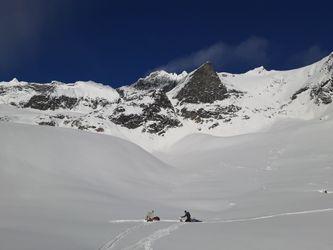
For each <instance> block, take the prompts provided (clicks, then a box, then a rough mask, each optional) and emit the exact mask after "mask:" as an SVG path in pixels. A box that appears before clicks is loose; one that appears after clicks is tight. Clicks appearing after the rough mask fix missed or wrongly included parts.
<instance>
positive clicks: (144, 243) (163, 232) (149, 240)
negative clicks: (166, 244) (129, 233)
mask: <svg viewBox="0 0 333 250" xmlns="http://www.w3.org/2000/svg"><path fill="white" fill-rule="evenodd" d="M182 225H184V224H183V223H176V224H172V225H171V226H169V227H166V228H162V229H159V230H157V231H155V232H154V233H152V234H151V235H149V236H147V237H145V238H143V239H141V240H140V241H138V242H137V243H135V244H134V245H132V246H129V247H127V248H125V250H135V249H141V248H144V249H145V250H153V247H152V245H153V243H154V242H155V241H157V240H159V239H161V238H163V237H165V236H167V235H169V234H171V232H173V231H175V230H177V229H178V228H179V227H180V226H182Z"/></svg>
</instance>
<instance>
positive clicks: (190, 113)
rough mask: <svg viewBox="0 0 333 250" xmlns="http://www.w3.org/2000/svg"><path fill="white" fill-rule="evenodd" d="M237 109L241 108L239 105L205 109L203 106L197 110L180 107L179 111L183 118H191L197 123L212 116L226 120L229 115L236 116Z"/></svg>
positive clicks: (228, 118)
mask: <svg viewBox="0 0 333 250" xmlns="http://www.w3.org/2000/svg"><path fill="white" fill-rule="evenodd" d="M239 110H241V108H240V107H238V106H235V105H229V106H225V107H216V109H215V110H205V109H203V108H200V109H198V110H187V109H186V108H182V109H181V110H180V113H181V116H183V117H184V118H185V119H191V120H194V121H195V122H197V123H202V122H203V120H204V119H212V118H213V119H217V120H224V121H226V122H228V121H229V120H230V118H231V117H235V116H237V115H236V113H237V112H238V111H239Z"/></svg>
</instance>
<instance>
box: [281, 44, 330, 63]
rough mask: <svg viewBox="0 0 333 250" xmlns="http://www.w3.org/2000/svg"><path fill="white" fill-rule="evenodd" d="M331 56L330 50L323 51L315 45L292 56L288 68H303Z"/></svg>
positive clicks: (288, 61)
mask: <svg viewBox="0 0 333 250" xmlns="http://www.w3.org/2000/svg"><path fill="white" fill-rule="evenodd" d="M328 54H329V51H328V50H325V49H322V48H321V47H320V46H318V45H313V46H311V47H309V48H308V49H306V50H303V51H300V52H299V53H296V54H294V55H292V56H291V57H290V58H289V59H288V60H287V66H289V67H302V66H306V65H309V64H312V63H314V62H316V61H319V60H320V59H322V58H323V57H325V56H327V55H328Z"/></svg>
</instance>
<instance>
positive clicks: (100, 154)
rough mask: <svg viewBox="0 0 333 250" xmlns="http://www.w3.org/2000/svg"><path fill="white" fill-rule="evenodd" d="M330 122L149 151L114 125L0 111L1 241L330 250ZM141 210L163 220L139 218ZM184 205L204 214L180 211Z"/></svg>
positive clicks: (8, 244) (10, 248) (78, 249)
mask: <svg viewBox="0 0 333 250" xmlns="http://www.w3.org/2000/svg"><path fill="white" fill-rule="evenodd" d="M331 111H332V110H328V111H327V114H331ZM332 127H333V119H332V117H331V116H330V115H328V116H327V118H326V119H325V120H312V121H295V120H289V121H287V120H284V121H280V122H278V123H276V124H275V125H274V126H273V127H271V128H270V130H268V131H266V132H264V133H252V134H248V135H239V136H233V137H225V138H222V137H214V136H210V135H205V134H194V135H189V136H187V137H185V138H183V139H182V140H181V141H179V142H178V143H176V144H175V145H173V146H172V147H170V148H169V149H168V150H164V151H163V152H159V153H155V154H154V155H152V154H149V153H147V152H146V151H144V150H142V149H141V148H140V147H138V146H136V145H134V144H132V143H130V142H127V141H125V140H122V139H118V138H116V137H112V136H107V135H102V134H92V133H85V132H82V131H77V130H70V129H62V128H49V127H40V126H31V125H25V124H14V123H8V122H0V138H1V141H0V187H1V188H0V201H1V202H0V221H1V223H0V242H1V245H0V246H1V247H0V248H1V249H4V250H17V249H25V250H44V249H48V250H59V249H66V250H67V249H70V250H85V249H87V250H88V249H89V250H91V249H96V250H97V249H103V250H106V249H207V250H210V249H222V248H226V249H235V250H242V249H244V248H246V249H249V250H257V249H286V250H304V249H320V250H328V249H330V248H331V246H332V244H333V241H332V237H330V234H331V232H332V229H333V226H332V225H333V221H332V218H333V217H332V215H333V199H332V193H333V182H332V180H333V178H332V177H333V168H332V164H331V163H332V161H333V150H332V149H333V147H332V141H333V133H332ZM324 189H326V190H327V191H328V193H327V194H324V193H323V192H322V190H324ZM149 209H155V210H156V213H157V215H159V216H160V217H161V219H162V221H161V222H159V223H144V222H143V221H142V218H143V217H144V215H145V213H146V211H147V210H149ZM184 209H188V210H189V211H190V212H191V213H192V216H194V217H196V218H198V219H202V220H204V223H192V224H183V223H180V222H178V219H177V218H178V217H179V216H180V215H182V214H183V211H184Z"/></svg>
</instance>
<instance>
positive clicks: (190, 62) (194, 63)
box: [159, 37, 268, 72]
mask: <svg viewBox="0 0 333 250" xmlns="http://www.w3.org/2000/svg"><path fill="white" fill-rule="evenodd" d="M267 49H268V41H267V40H266V39H265V38H261V37H250V38H248V39H246V40H245V41H242V42H240V43H238V44H227V43H224V42H219V43H216V44H213V45H211V46H209V47H207V48H204V49H202V50H199V51H196V52H193V53H192V54H190V55H186V56H184V57H181V58H177V59H175V60H172V61H171V62H169V63H167V64H165V65H163V66H161V67H159V69H164V70H167V71H170V72H177V71H181V70H192V69H194V68H196V67H198V66H200V65H201V64H202V63H205V62H206V61H210V62H212V63H213V64H214V65H215V66H217V67H219V68H221V67H226V66H230V65H237V64H242V65H254V66H258V65H259V64H260V65H262V64H265V63H267V62H268V54H267Z"/></svg>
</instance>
